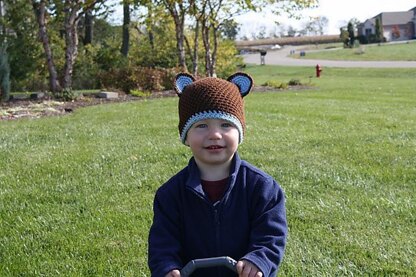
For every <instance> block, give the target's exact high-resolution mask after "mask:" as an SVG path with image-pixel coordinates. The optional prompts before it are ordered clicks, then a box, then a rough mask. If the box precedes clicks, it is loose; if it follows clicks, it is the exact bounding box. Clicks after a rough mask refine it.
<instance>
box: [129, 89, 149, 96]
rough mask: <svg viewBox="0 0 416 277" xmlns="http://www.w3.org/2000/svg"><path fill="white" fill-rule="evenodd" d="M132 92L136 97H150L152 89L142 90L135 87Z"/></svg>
mask: <svg viewBox="0 0 416 277" xmlns="http://www.w3.org/2000/svg"><path fill="white" fill-rule="evenodd" d="M130 94H131V95H132V96H136V97H149V96H150V94H151V92H150V91H142V90H138V89H133V90H131V91H130Z"/></svg>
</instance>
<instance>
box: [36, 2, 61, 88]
mask: <svg viewBox="0 0 416 277" xmlns="http://www.w3.org/2000/svg"><path fill="white" fill-rule="evenodd" d="M32 6H33V10H34V12H35V15H36V20H37V23H38V25H39V39H40V41H41V42H42V45H43V50H44V52H45V58H46V63H47V66H48V72H49V88H50V90H51V91H52V93H57V92H59V91H61V89H62V88H61V85H60V83H59V80H58V72H57V70H56V66H55V62H54V59H53V54H52V49H51V45H50V43H49V36H48V30H47V26H46V0H41V1H39V2H38V1H36V0H32Z"/></svg>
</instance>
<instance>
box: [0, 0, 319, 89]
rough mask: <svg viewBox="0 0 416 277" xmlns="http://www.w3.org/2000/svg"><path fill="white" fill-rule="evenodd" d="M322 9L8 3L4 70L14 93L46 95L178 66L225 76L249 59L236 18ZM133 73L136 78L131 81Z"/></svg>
mask: <svg viewBox="0 0 416 277" xmlns="http://www.w3.org/2000/svg"><path fill="white" fill-rule="evenodd" d="M316 4H317V1H316V0H307V1H305V0H281V1H279V0H236V1H231V0H121V1H104V0H84V1H81V0H31V1H27V0H0V11H1V12H0V26H1V29H0V39H1V40H0V42H1V50H2V51H0V66H1V64H3V63H4V62H3V61H6V63H5V64H6V65H7V64H8V65H9V71H8V72H9V73H8V74H9V75H8V76H9V78H10V85H9V87H11V89H12V90H14V91H18V90H25V91H32V90H45V91H50V92H52V94H53V95H59V94H62V93H63V92H65V93H68V92H69V93H70V92H71V91H72V90H73V89H94V88H101V87H103V85H104V83H106V81H108V80H109V79H112V78H113V76H111V78H109V74H110V75H111V74H113V75H114V76H116V75H120V78H122V80H115V83H117V82H118V81H121V82H123V81H129V82H131V83H134V82H137V80H136V79H140V76H137V72H138V71H137V68H145V69H146V70H148V71H146V72H149V73H148V75H154V74H155V73H154V71H152V69H153V70H156V69H172V68H174V69H175V70H176V71H188V72H191V73H192V74H194V75H195V76H198V75H205V76H216V75H220V76H222V75H227V74H229V73H230V72H232V71H234V70H235V67H236V65H237V64H238V63H239V62H241V61H240V60H239V59H238V57H237V56H236V55H235V54H236V49H235V45H234V39H235V36H236V33H237V31H236V30H237V24H236V22H235V21H234V17H235V16H236V15H238V14H241V13H244V12H247V11H250V10H252V11H260V10H261V9H263V8H265V7H267V8H268V9H272V10H273V11H274V12H276V13H280V12H289V13H291V12H296V11H299V10H301V9H303V8H306V7H311V6H314V5H316ZM117 6H122V10H123V13H122V24H121V25H120V24H114V23H112V22H111V20H110V16H111V15H112V14H114V10H115V9H116V8H117ZM6 69H7V68H6ZM6 71H7V70H6ZM1 72H3V70H2V68H0V75H1V74H2V73H1ZM126 72H127V74H130V75H128V76H124V77H123V74H126ZM141 72H143V71H141ZM141 74H142V73H141ZM3 75H4V74H3ZM139 75H140V74H139ZM142 75H143V74H142ZM0 77H1V78H3V77H2V76H0ZM1 78H0V80H2V79H1ZM106 85H107V86H108V85H111V84H106ZM133 87H134V85H133ZM1 90H2V91H3V90H4V89H3V88H1ZM4 94H5V93H3V94H2V95H3V96H4Z"/></svg>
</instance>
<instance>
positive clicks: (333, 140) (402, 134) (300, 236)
mask: <svg viewBox="0 0 416 277" xmlns="http://www.w3.org/2000/svg"><path fill="white" fill-rule="evenodd" d="M310 70H311V69H309V68H302V67H301V68H286V67H278V66H274V67H273V66H263V67H255V66H249V67H248V68H247V72H248V73H250V74H251V75H252V76H253V77H254V80H255V82H256V83H262V82H265V81H268V80H280V81H284V82H287V81H288V80H290V79H292V78H295V79H300V80H301V81H302V82H303V83H309V84H310V88H309V89H305V90H290V91H276V92H262V93H255V92H253V93H251V94H250V95H248V96H247V97H246V98H245V99H246V100H245V101H246V102H245V106H246V121H247V134H246V137H245V141H244V143H243V144H242V145H241V147H240V150H239V152H240V154H241V156H242V158H244V159H246V160H248V161H249V162H251V163H253V164H255V165H257V166H258V167H260V168H261V169H263V170H265V171H266V172H268V173H270V174H271V175H272V176H273V177H275V178H276V180H278V181H279V182H280V183H281V185H282V187H283V188H284V190H285V192H286V196H287V212H288V221H289V228H290V233H289V240H288V245H287V252H286V256H285V258H284V261H283V265H282V268H281V275H282V276H321V275H328V276H340V275H341V276H346V275H348V276H349V275H357V276H362V275H370V276H380V275H381V276H386V275H403V276H409V275H412V274H413V273H414V272H415V271H416V263H415V261H416V253H415V251H414V249H415V248H416V236H415V232H414V230H415V229H416V221H415V216H414V215H415V214H416V204H415V203H416V199H415V195H416V191H415V190H416V188H415V180H416V144H415V141H416V109H415V107H416V97H415V96H416V95H415V91H416V81H415V80H416V78H415V74H416V72H415V70H414V69H394V70H393V69H392V70H390V69H382V70H368V69H327V70H326V71H324V74H323V77H322V78H320V79H316V78H312V79H309V74H310V73H309V72H310ZM177 124H178V118H177V98H176V97H173V98H165V99H156V100H146V101H141V102H134V103H120V104H109V105H100V106H94V107H88V108H82V109H79V110H76V111H75V112H74V113H72V114H71V115H67V116H59V117H49V118H42V119H35V120H30V119H23V120H18V121H1V122H0V150H1V151H0V168H1V171H0V261H1V262H0V275H1V276H18V275H33V276H39V275H44V276H56V275H70V276H72V275H75V276H84V275H88V276H97V275H98V276H112V275H122V276H149V271H148V269H147V235H148V228H149V226H150V224H151V220H152V201H153V195H154V192H155V190H156V189H157V188H158V187H159V186H160V185H161V184H162V183H163V182H165V181H166V180H167V179H168V178H170V176H172V175H173V174H174V173H176V172H177V171H178V170H180V169H181V168H183V167H184V166H185V165H186V164H187V161H188V159H189V157H190V152H189V149H187V148H186V147H184V146H183V145H181V143H180V141H179V138H178V136H179V135H178V129H177Z"/></svg>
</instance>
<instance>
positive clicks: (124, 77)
mask: <svg viewBox="0 0 416 277" xmlns="http://www.w3.org/2000/svg"><path fill="white" fill-rule="evenodd" d="M177 72H179V71H178V70H177V69H162V68H146V67H133V66H128V67H125V68H119V69H113V70H110V71H107V72H103V73H101V75H100V77H99V78H100V83H101V85H102V87H103V88H107V89H110V88H112V89H118V90H122V91H123V92H125V93H130V92H131V91H132V90H147V91H161V90H169V89H173V77H174V76H175V74H176V73H177Z"/></svg>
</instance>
